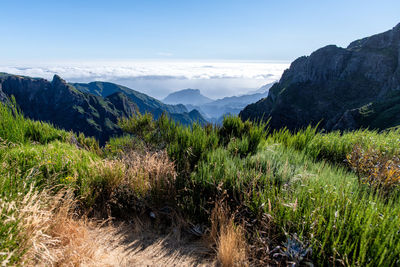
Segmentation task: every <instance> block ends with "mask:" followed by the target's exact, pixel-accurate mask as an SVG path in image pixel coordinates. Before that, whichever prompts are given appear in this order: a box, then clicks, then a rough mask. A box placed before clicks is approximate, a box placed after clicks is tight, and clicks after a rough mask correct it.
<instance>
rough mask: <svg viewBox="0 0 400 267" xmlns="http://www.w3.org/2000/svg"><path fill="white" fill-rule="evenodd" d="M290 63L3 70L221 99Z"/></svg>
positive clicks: (153, 93) (278, 73)
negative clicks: (194, 92) (196, 91)
mask: <svg viewBox="0 0 400 267" xmlns="http://www.w3.org/2000/svg"><path fill="white" fill-rule="evenodd" d="M288 66H289V64H287V63H267V62H205V61H204V62H203V61H202V62H187V61H178V62H166V61H142V62H138V61H135V62H133V61H132V62H90V63H76V62H69V63H62V64H34V65H33V64H29V65H28V64H15V65H7V66H0V72H7V73H12V74H19V75H26V76H32V77H42V78H46V79H51V78H52V76H53V75H54V74H58V75H60V76H61V77H63V78H64V79H65V80H67V81H69V82H90V81H95V80H98V81H110V82H117V83H120V84H122V85H126V86H129V87H131V88H132V89H135V90H138V91H142V92H144V93H147V94H149V95H151V96H154V97H157V98H159V99H161V98H163V97H165V96H166V95H167V94H168V93H170V92H173V91H176V90H180V89H184V88H189V87H190V88H198V89H201V90H202V92H203V93H204V94H206V95H207V96H209V97H213V98H218V97H223V96H229V95H239V94H242V93H246V92H248V91H251V90H253V89H257V88H258V87H260V86H262V85H264V84H267V83H270V82H273V81H276V80H278V79H279V78H280V76H281V75H282V73H283V71H284V70H285V69H286V68H288Z"/></svg>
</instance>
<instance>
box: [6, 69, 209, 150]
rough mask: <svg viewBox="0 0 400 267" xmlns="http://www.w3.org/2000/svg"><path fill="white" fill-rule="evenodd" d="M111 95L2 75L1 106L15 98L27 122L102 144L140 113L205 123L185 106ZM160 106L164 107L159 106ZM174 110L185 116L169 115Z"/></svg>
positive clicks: (63, 83)
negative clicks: (44, 124) (120, 122)
mask: <svg viewBox="0 0 400 267" xmlns="http://www.w3.org/2000/svg"><path fill="white" fill-rule="evenodd" d="M115 86H116V87H118V85H115ZM109 93H110V94H107V96H106V97H103V96H101V95H98V94H92V93H90V92H82V91H81V90H78V89H77V88H75V87H74V86H73V85H72V84H69V83H67V82H66V81H65V80H63V79H62V78H61V77H60V76H58V75H54V77H53V80H52V81H47V80H45V79H43V78H31V77H27V76H20V75H12V74H7V73H0V101H1V102H9V99H10V97H11V96H13V97H14V98H15V100H16V104H17V105H18V107H19V108H20V109H21V110H22V112H23V113H24V115H25V116H27V117H28V118H31V119H34V120H40V121H45V122H50V123H52V124H54V125H56V126H58V127H60V128H63V129H65V130H72V131H74V132H82V133H84V134H85V135H86V136H93V137H95V138H96V139H98V140H99V142H100V143H101V144H104V143H105V142H106V141H107V140H108V139H109V138H110V137H112V136H116V135H120V134H122V131H121V129H120V127H119V126H118V124H117V123H118V119H119V118H121V117H129V116H132V115H133V114H134V113H135V112H136V111H137V110H139V111H140V112H151V113H152V114H153V116H154V117H159V116H160V115H161V114H162V113H164V112H166V113H167V114H168V115H169V116H170V117H171V118H172V119H174V120H177V121H179V122H180V123H182V124H191V123H192V122H194V121H199V122H200V123H202V124H205V123H206V121H205V120H204V118H203V117H202V116H201V115H199V114H197V113H189V112H187V109H186V108H185V107H184V106H183V105H182V106H177V107H175V106H168V105H165V104H163V103H161V102H159V101H158V100H156V99H154V98H151V97H148V96H146V95H144V94H141V93H139V95H138V96H139V97H141V98H142V99H140V100H141V101H137V102H134V101H133V100H134V98H133V96H132V94H131V95H129V94H126V93H125V92H123V90H114V91H113V92H111V91H110V92H109ZM128 93H130V92H128ZM147 103H150V104H153V105H148V104H147ZM158 103H161V105H159V106H157V104H158ZM167 108H169V109H167ZM171 110H172V111H174V110H177V111H185V112H182V113H169V112H168V111H171ZM191 116H193V118H192V117H191Z"/></svg>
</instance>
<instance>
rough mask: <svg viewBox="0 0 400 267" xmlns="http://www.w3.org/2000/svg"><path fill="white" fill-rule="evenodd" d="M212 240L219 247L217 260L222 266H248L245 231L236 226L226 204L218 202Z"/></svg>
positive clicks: (212, 218)
mask: <svg viewBox="0 0 400 267" xmlns="http://www.w3.org/2000/svg"><path fill="white" fill-rule="evenodd" d="M210 237H211V239H213V240H214V242H215V243H216V245H217V259H218V262H219V264H220V265H221V266H223V267H230V266H247V265H248V260H247V251H248V245H247V243H246V239H245V236H244V229H243V227H241V226H239V225H235V223H234V219H233V216H232V215H230V212H229V208H228V207H227V205H226V204H222V203H221V202H217V203H216V204H215V208H214V209H213V211H212V214H211V232H210Z"/></svg>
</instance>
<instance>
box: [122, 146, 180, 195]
mask: <svg viewBox="0 0 400 267" xmlns="http://www.w3.org/2000/svg"><path fill="white" fill-rule="evenodd" d="M123 161H124V162H125V164H126V166H127V175H126V180H125V182H126V183H127V184H128V185H129V186H130V187H131V188H132V189H133V190H134V191H135V192H137V193H139V194H140V195H142V196H146V195H149V194H151V195H152V197H153V198H154V199H160V200H164V199H165V198H166V197H168V198H170V199H173V198H174V196H175V195H176V193H175V179H176V171H175V166H174V163H173V162H171V161H170V160H169V158H168V155H167V153H166V152H165V151H160V152H156V153H146V154H140V153H136V152H134V151H131V152H130V153H128V154H126V155H125V156H124V158H123Z"/></svg>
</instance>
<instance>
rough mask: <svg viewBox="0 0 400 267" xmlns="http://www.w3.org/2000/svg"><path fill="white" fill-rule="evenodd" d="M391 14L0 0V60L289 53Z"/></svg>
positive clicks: (272, 5)
mask: <svg viewBox="0 0 400 267" xmlns="http://www.w3.org/2000/svg"><path fill="white" fill-rule="evenodd" d="M399 22H400V1H399V0H379V1H378V0H374V1H373V0H346V1H345V0H335V1H331V0H326V1H321V0H318V1H315V0H302V1H300V0H279V1H278V0H276V1H267V0H264V1H260V0H254V1H252V0H247V1H245V0H243V1H239V0H229V1H228V0H227V1H225V0H212V1H209V0H198V1H190V0H186V1H175V0H168V1H167V0H164V1H162V0H159V1H155V0H141V1H122V0H114V1H101V0H96V1H92V0H87V1H84V0H79V1H77V0H68V1H63V0H59V1H46V0H42V1H40V0H37V1H31V0H29V1H28V0H25V1H24V0H2V1H1V2H0V24H1V27H0V36H1V42H0V50H1V51H2V52H1V53H0V61H1V62H3V63H6V62H14V61H18V62H24V61H26V62H36V61H57V60H79V61H85V60H98V59H102V60H130V59H167V60H175V59H187V60H203V59H219V60H286V61H291V60H293V59H295V58H296V57H298V56H302V55H307V54H309V53H311V52H312V51H313V50H315V49H317V48H319V47H321V46H324V45H327V44H337V45H340V46H346V45H347V44H348V43H349V42H350V41H352V40H355V39H357V38H361V37H365V36H368V35H371V34H374V33H379V32H382V31H385V30H388V29H390V28H392V27H393V26H395V25H396V24H397V23H399Z"/></svg>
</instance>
